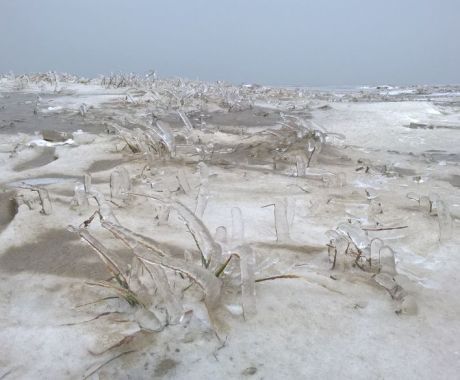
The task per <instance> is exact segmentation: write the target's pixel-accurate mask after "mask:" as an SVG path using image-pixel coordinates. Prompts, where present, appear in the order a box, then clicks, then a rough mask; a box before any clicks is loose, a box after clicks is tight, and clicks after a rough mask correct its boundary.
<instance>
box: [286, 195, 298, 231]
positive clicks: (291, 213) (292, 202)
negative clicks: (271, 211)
mask: <svg viewBox="0 0 460 380" xmlns="http://www.w3.org/2000/svg"><path fill="white" fill-rule="evenodd" d="M296 204H297V199H295V198H294V197H289V198H287V209H286V217H287V222H288V226H289V228H291V227H292V223H294V218H295V211H296Z"/></svg>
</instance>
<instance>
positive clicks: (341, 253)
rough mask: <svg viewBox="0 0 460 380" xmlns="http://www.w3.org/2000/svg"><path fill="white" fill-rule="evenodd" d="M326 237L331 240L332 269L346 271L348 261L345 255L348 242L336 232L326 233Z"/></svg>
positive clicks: (329, 250) (329, 248)
mask: <svg viewBox="0 0 460 380" xmlns="http://www.w3.org/2000/svg"><path fill="white" fill-rule="evenodd" d="M326 236H327V237H328V238H329V239H330V242H329V244H328V254H329V261H330V262H331V264H332V266H331V269H337V270H339V271H343V270H345V266H346V260H345V254H346V250H347V247H348V244H349V243H348V241H347V240H346V239H345V238H344V237H343V235H341V234H339V233H338V232H337V231H335V230H329V231H326Z"/></svg>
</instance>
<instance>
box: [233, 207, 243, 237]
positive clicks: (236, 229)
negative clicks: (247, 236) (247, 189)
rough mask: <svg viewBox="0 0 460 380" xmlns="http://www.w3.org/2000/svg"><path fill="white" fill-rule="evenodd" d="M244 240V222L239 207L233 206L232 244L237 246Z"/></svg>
mask: <svg viewBox="0 0 460 380" xmlns="http://www.w3.org/2000/svg"><path fill="white" fill-rule="evenodd" d="M243 241H244V222H243V216H242V215H241V210H240V208H239V207H232V245H234V246H236V245H239V244H241V243H242V242H243Z"/></svg>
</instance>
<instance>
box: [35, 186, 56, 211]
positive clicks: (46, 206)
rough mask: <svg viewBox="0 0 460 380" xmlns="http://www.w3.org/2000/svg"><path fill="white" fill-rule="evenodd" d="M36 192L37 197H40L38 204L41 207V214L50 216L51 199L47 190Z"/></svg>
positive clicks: (51, 209)
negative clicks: (39, 203)
mask: <svg viewBox="0 0 460 380" xmlns="http://www.w3.org/2000/svg"><path fill="white" fill-rule="evenodd" d="M37 191H38V196H39V197H40V202H41V205H42V211H41V212H42V214H45V215H51V214H52V212H53V208H52V206H51V199H50V196H49V194H48V190H46V189H41V188H38V189H37Z"/></svg>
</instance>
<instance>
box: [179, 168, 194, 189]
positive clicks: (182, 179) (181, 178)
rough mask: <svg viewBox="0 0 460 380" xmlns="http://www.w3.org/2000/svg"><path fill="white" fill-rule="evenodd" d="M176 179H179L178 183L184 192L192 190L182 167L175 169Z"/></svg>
mask: <svg viewBox="0 0 460 380" xmlns="http://www.w3.org/2000/svg"><path fill="white" fill-rule="evenodd" d="M177 180H178V181H179V185H180V187H181V189H182V191H183V192H184V193H185V194H190V192H191V191H192V190H191V187H190V184H189V182H188V180H187V176H186V175H185V173H184V170H183V169H179V170H178V171H177Z"/></svg>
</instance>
